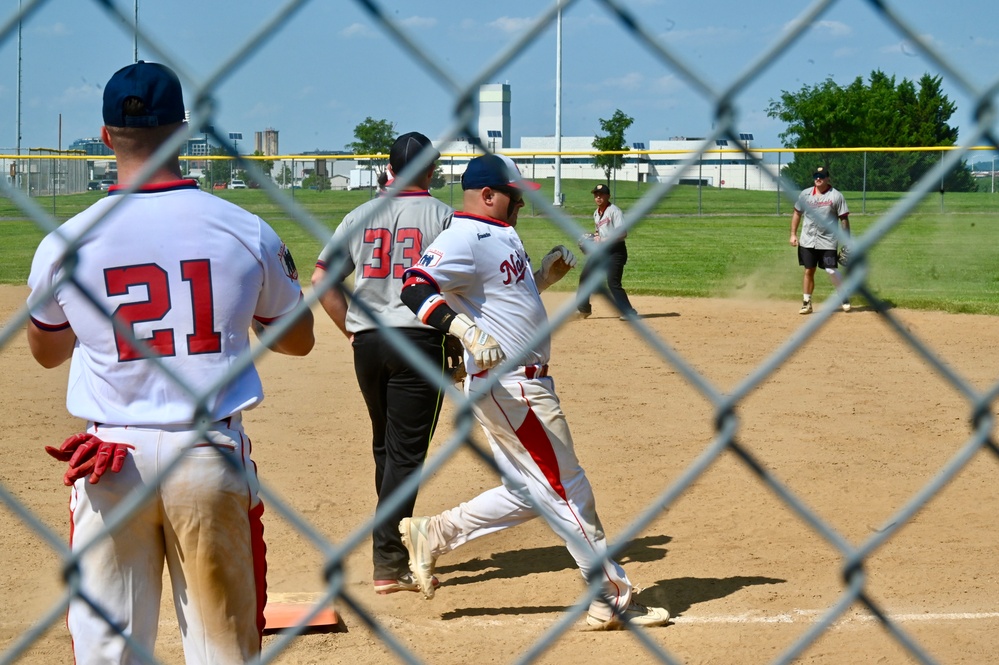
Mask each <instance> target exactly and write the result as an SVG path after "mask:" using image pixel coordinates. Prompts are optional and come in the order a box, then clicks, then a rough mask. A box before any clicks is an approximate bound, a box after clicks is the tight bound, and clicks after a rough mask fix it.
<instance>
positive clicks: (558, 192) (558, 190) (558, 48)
mask: <svg viewBox="0 0 999 665" xmlns="http://www.w3.org/2000/svg"><path fill="white" fill-rule="evenodd" d="M554 204H555V205H556V206H561V205H562V7H559V8H558V19H557V21H556V23H555V202H554Z"/></svg>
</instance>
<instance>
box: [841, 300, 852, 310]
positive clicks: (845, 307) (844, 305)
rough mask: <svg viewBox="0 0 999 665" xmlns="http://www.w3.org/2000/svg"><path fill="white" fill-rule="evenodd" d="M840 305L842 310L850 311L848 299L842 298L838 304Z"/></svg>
mask: <svg viewBox="0 0 999 665" xmlns="http://www.w3.org/2000/svg"><path fill="white" fill-rule="evenodd" d="M840 307H841V308H842V310H843V311H844V312H849V311H850V301H849V300H844V301H843V304H842V305H840Z"/></svg>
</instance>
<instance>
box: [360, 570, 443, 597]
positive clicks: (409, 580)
mask: <svg viewBox="0 0 999 665" xmlns="http://www.w3.org/2000/svg"><path fill="white" fill-rule="evenodd" d="M431 584H432V585H433V586H434V587H438V586H440V582H439V581H438V580H437V578H436V577H432V578H431ZM399 591H420V585H419V583H418V582H417V581H416V578H414V577H413V573H404V574H402V575H400V576H399V578H398V579H394V580H375V593H377V594H380V595H382V596H384V595H385V594H387V593H396V592H399Z"/></svg>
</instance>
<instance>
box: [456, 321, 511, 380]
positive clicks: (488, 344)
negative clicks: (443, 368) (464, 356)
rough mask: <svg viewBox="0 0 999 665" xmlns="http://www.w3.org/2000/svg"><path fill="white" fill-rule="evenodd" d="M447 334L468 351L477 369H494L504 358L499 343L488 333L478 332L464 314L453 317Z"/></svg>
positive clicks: (477, 328) (476, 327)
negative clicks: (455, 338)
mask: <svg viewBox="0 0 999 665" xmlns="http://www.w3.org/2000/svg"><path fill="white" fill-rule="evenodd" d="M448 332H449V333H451V334H452V335H454V336H455V337H457V338H458V339H460V340H461V343H462V345H464V347H465V348H466V349H468V352H469V353H470V354H471V356H472V359H473V360H475V364H476V365H478V367H479V369H489V368H491V367H495V366H496V365H499V364H500V363H501V362H503V359H504V358H506V355H505V354H504V353H503V349H501V348H500V345H499V342H497V341H496V340H495V339H494V338H493V336H492V335H490V334H489V333H487V332H485V331H484V330H479V327H478V326H476V325H475V324H474V323H472V320H471V319H470V318H468V316H466V315H464V314H458V315H457V316H455V317H454V320H452V321H451V327H450V328H448Z"/></svg>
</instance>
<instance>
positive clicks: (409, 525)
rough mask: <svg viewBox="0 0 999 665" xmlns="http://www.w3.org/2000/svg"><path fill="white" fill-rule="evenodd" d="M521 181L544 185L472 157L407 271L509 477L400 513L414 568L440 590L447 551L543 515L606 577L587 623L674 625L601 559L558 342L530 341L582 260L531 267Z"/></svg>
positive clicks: (411, 293) (585, 567) (593, 575)
mask: <svg viewBox="0 0 999 665" xmlns="http://www.w3.org/2000/svg"><path fill="white" fill-rule="evenodd" d="M521 186H533V187H535V188H536V187H537V185H536V184H535V183H527V182H525V181H523V180H521V179H520V178H519V174H518V172H517V169H516V166H515V165H514V164H513V162H512V161H511V160H509V158H506V157H502V156H497V155H486V156H483V157H478V158H476V159H473V160H472V161H471V162H469V164H468V168H467V170H466V171H465V173H464V175H463V176H462V189H463V190H464V206H463V207H464V211H463V212H456V213H455V215H454V220H453V222H452V224H451V227H450V228H449V229H448V230H446V231H444V232H443V233H441V235H440V236H438V237H437V240H435V241H434V242H433V244H432V245H431V246H430V247H429V248H428V249H427V251H426V252H425V253H424V255H423V258H422V259H420V262H419V265H418V266H417V267H415V268H412V269H410V270H408V271H407V273H406V275H407V279H406V286H405V287H404V289H403V292H402V299H403V302H405V303H406V304H407V305H409V306H410V307H411V308H412V309H413V311H415V312H417V313H418V316H419V317H420V319H421V320H422V321H424V322H425V323H428V324H429V325H432V326H434V327H436V328H438V329H439V330H447V331H448V332H449V333H450V334H451V335H454V336H456V337H458V338H460V339H461V340H462V343H463V345H464V346H465V351H466V352H465V363H466V366H467V370H468V377H467V378H466V380H465V394H466V395H467V396H469V397H470V398H472V399H473V400H474V409H473V410H474V413H475V417H476V419H477V420H478V421H479V423H480V425H481V426H482V428H483V430H484V431H485V434H486V438H487V439H488V440H489V445H490V448H491V449H492V452H493V456H494V457H495V459H496V463H497V466H498V467H499V468H500V470H501V472H502V481H503V484H502V485H501V486H500V487H497V488H494V489H492V490H489V491H487V492H485V493H483V494H481V495H479V496H477V497H475V498H474V499H472V500H470V501H468V502H467V503H463V504H461V505H460V506H458V507H456V508H453V509H451V510H448V511H445V512H444V513H441V514H439V515H435V516H433V517H414V518H407V519H404V520H402V522H401V524H400V525H399V529H400V531H401V532H402V536H403V540H404V541H405V542H406V545H407V547H408V550H409V556H410V567H411V569H412V572H413V574H414V575H415V576H416V578H417V580H418V581H419V582H420V585H421V588H422V590H423V592H424V595H425V596H426V597H428V598H430V597H433V595H434V586H433V583H432V581H433V577H432V574H433V568H434V564H435V561H436V559H437V557H439V556H441V555H442V554H444V553H446V552H449V551H451V550H453V549H455V548H456V547H458V546H460V545H461V544H463V543H466V542H468V541H469V540H472V539H474V538H478V537H479V536H484V535H486V534H489V533H495V532H496V531H499V530H501V529H505V528H508V527H511V526H515V525H517V524H521V523H523V522H526V521H527V520H530V519H533V518H534V517H537V516H538V515H539V514H540V515H541V516H542V517H544V518H545V520H546V521H547V522H548V524H549V525H550V526H551V528H552V529H553V530H554V531H555V533H556V534H558V535H559V537H561V538H562V539H563V540H564V541H565V542H566V544H567V545H568V548H569V551H570V553H571V554H572V556H573V558H574V559H575V560H576V563H577V564H578V565H579V567H580V570H581V571H582V573H583V576H584V577H585V578H586V579H587V580H594V581H597V583H599V584H600V585H601V591H602V594H601V596H600V597H598V599H597V600H596V601H594V603H593V604H592V605H591V607H590V609H589V615H588V617H587V621H588V623H589V624H591V625H595V626H601V627H606V628H616V627H620V626H621V625H622V624H621V621H622V619H624V620H627V621H631V622H632V623H634V624H637V625H645V626H651V625H661V624H665V623H667V622H668V621H669V613H667V612H666V610H664V609H661V608H646V607H643V606H642V605H639V604H638V603H637V602H635V601H634V600H633V599H632V586H631V583H630V582H629V581H628V578H627V576H626V575H625V573H624V570H623V569H622V568H621V566H620V565H618V564H617V563H615V562H613V561H604V562H602V563H601V561H600V559H601V557H602V556H604V555H605V554H606V551H607V545H606V538H605V536H604V532H603V529H602V527H601V526H600V520H599V518H598V517H597V513H596V507H595V501H594V497H593V490H592V488H591V487H590V483H589V480H588V479H587V478H586V474H585V473H584V471H583V469H582V467H581V466H580V464H579V460H578V459H577V458H576V454H575V452H574V450H573V442H572V436H571V434H570V432H569V427H568V424H567V423H566V419H565V415H564V414H563V413H562V409H561V407H560V405H559V400H558V396H557V395H556V394H555V384H554V381H553V380H552V378H551V377H550V376H549V375H548V360H549V352H550V347H551V344H550V339H549V338H548V337H547V336H546V337H545V338H544V339H543V340H541V341H540V342H538V343H535V344H529V341H530V338H531V337H532V336H533V335H535V334H536V332H537V331H538V330H539V329H542V328H544V327H546V326H547V325H548V317H547V314H546V312H545V308H544V305H543V304H542V301H541V296H540V292H541V291H543V290H544V289H545V288H547V287H548V286H550V285H551V284H553V283H555V282H557V281H558V280H559V279H561V278H562V277H563V276H564V275H565V274H566V273H567V272H568V271H569V269H570V268H571V267H572V266H573V265H575V257H574V256H573V255H572V253H571V252H570V251H569V250H568V249H566V248H565V247H563V246H561V245H559V246H557V247H555V248H554V249H553V250H552V251H551V252H549V253H548V254H547V255H546V256H545V257H544V258H543V259H542V261H541V267H540V268H539V269H538V270H537V271H536V272H532V267H531V263H530V260H529V259H528V256H527V253H526V252H525V250H524V245H523V244H522V243H521V240H520V237H519V236H518V235H517V232H516V229H515V226H516V224H517V214H518V211H519V210H520V208H521V207H522V206H523V205H524V201H523V197H522V193H521V190H520V187H521ZM505 358H511V359H513V361H514V362H516V366H514V367H511V368H510V369H509V370H507V371H505V373H504V374H503V375H502V376H501V377H499V380H498V381H497V382H495V383H494V382H493V381H491V380H489V378H491V377H490V376H489V375H490V372H491V371H493V370H492V368H494V367H495V366H497V365H498V364H499V363H501V362H502V361H503V360H504V359H505Z"/></svg>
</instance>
